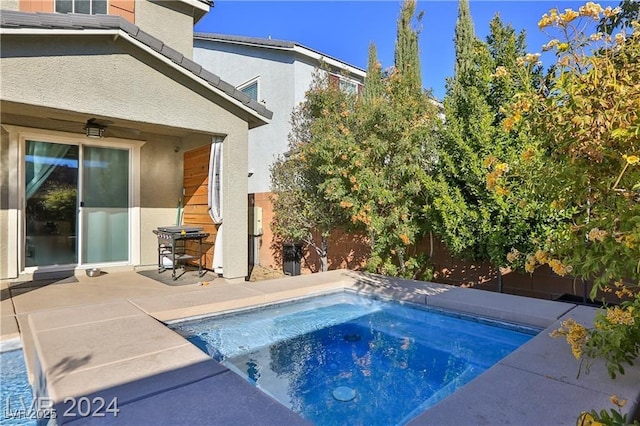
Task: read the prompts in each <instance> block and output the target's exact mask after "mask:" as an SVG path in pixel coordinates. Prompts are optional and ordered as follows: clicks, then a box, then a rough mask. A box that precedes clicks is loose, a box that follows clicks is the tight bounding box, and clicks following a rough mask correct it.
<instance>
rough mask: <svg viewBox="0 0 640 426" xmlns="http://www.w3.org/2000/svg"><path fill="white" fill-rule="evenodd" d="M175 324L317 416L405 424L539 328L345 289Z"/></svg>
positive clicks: (329, 420) (260, 384)
mask: <svg viewBox="0 0 640 426" xmlns="http://www.w3.org/2000/svg"><path fill="white" fill-rule="evenodd" d="M171 328H173V329H174V330H176V331H178V332H179V333H181V334H182V335H183V336H185V337H186V338H187V339H188V340H189V341H191V342H192V343H193V344H195V345H196V346H198V347H199V348H200V349H201V350H203V351H205V352H206V353H208V354H209V355H210V356H212V357H213V358H214V359H216V360H218V361H220V362H221V363H222V364H224V365H225V366H227V367H228V368H229V369H231V370H233V371H235V372H236V373H237V374H240V375H241V376H243V377H245V378H246V379H247V380H248V381H250V382H251V383H253V384H254V385H255V386H256V387H257V388H259V389H261V390H262V391H264V392H265V393H267V394H269V395H271V396H272V397H274V398H275V399H277V400H278V401H280V402H281V403H282V404H284V405H285V406H287V407H289V408H290V409H291V410H293V411H295V412H297V413H299V414H300V415H301V416H302V417H304V418H306V419H308V420H310V421H311V422H313V423H316V424H323V425H325V424H384V425H387V424H404V423H406V422H407V421H409V420H410V419H412V418H413V417H415V416H417V415H418V414H420V413H421V412H423V411H424V410H426V409H428V408H429V407H431V406H433V405H435V404H436V403H438V402H439V401H440V400H442V399H443V398H445V397H446V396H448V395H450V394H452V393H453V392H455V391H456V390H457V389H458V388H460V387H462V386H464V385H465V384H466V383H468V382H469V381H471V380H472V379H474V378H475V377H477V376H478V375H480V374H481V373H482V372H483V371H485V370H487V369H488V368H489V367H491V366H492V365H494V364H495V363H496V362H497V361H499V360H500V359H502V358H503V357H505V356H506V355H508V354H509V353H511V352H512V351H513V350H515V349H516V348H518V347H519V346H520V345H522V344H523V343H525V342H527V341H528V340H529V339H531V338H532V337H533V336H534V335H535V334H536V333H537V332H538V331H539V330H535V329H530V328H527V327H520V326H516V325H510V324H504V323H496V322H492V321H488V320H484V319H481V318H477V317H471V316H462V315H452V314H447V313H443V312H436V311H433V310H428V309H426V308H420V309H419V308H417V307H415V306H413V305H412V306H409V305H403V304H399V303H395V302H389V301H381V300H375V299H371V298H365V297H361V296H357V295H355V294H352V293H347V292H345V293H339V294H333V295H328V296H321V297H316V298H313V299H307V300H301V301H298V302H295V303H288V304H282V305H275V306H271V307H266V308H260V309H257V310H251V311H247V312H242V313H235V314H231V315H224V316H215V317H209V318H203V319H198V320H191V321H187V322H181V323H175V324H172V325H171Z"/></svg>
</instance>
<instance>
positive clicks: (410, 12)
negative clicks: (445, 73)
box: [395, 0, 422, 92]
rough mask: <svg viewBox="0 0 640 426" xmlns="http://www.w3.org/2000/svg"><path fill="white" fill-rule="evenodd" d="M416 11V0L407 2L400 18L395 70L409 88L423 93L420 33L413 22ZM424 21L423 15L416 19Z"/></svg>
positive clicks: (406, 0)
mask: <svg viewBox="0 0 640 426" xmlns="http://www.w3.org/2000/svg"><path fill="white" fill-rule="evenodd" d="M415 11H416V0H405V1H404V3H403V4H402V9H401V10H400V18H398V30H397V36H396V47H395V68H396V73H399V74H400V75H401V76H402V78H403V79H404V80H406V81H407V85H408V87H410V88H411V89H412V90H416V91H418V92H421V91H422V77H421V74H420V57H419V52H418V31H416V30H414V29H413V27H412V25H411V21H412V19H413V16H414V14H415ZM421 19H422V13H420V14H418V16H417V17H416V20H417V21H420V20H421Z"/></svg>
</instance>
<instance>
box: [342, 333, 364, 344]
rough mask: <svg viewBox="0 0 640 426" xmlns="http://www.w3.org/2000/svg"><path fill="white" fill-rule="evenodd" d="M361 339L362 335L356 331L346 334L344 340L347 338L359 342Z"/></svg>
mask: <svg viewBox="0 0 640 426" xmlns="http://www.w3.org/2000/svg"><path fill="white" fill-rule="evenodd" d="M360 339H361V337H360V335H359V334H356V333H353V334H345V335H344V340H346V341H347V342H357V341H358V340H360Z"/></svg>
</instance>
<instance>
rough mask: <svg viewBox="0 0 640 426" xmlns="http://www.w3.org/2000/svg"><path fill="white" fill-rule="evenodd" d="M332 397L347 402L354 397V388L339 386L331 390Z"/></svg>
mask: <svg viewBox="0 0 640 426" xmlns="http://www.w3.org/2000/svg"><path fill="white" fill-rule="evenodd" d="M333 397H334V398H335V399H337V400H338V401H342V402H348V401H351V400H352V399H353V398H355V397H356V390H355V389H351V388H350V387H347V386H340V387H337V388H335V389H334V390H333Z"/></svg>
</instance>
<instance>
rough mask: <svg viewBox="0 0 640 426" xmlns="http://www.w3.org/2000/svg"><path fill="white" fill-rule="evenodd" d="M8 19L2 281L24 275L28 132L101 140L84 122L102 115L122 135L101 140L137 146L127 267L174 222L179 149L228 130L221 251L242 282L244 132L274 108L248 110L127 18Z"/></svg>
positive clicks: (63, 139) (54, 138)
mask: <svg viewBox="0 0 640 426" xmlns="http://www.w3.org/2000/svg"><path fill="white" fill-rule="evenodd" d="M6 16H8V14H7V15H6ZM6 16H3V18H5V17H6ZM57 16H59V15H51V16H50V17H47V16H44V15H33V14H24V15H19V14H18V15H13V17H14V19H15V20H16V22H31V25H35V26H37V25H39V19H50V20H55V19H57ZM10 18H11V17H10V16H9V18H8V19H7V21H10ZM72 19H74V20H76V22H75V25H76V26H77V25H79V24H81V23H88V25H91V26H92V28H95V27H96V26H98V25H97V24H98V23H100V24H104V25H106V27H107V28H112V27H110V26H109V25H112V24H113V22H114V21H113V19H111V20H110V19H102V18H93V17H87V18H83V17H77V16H76V17H74V18H72ZM60 22H66V21H60ZM115 22H118V21H117V19H116V21H115ZM4 24H5V21H4V20H3V28H2V31H3V32H2V37H1V38H0V42H1V46H0V48H1V54H2V61H0V73H1V74H2V79H0V84H1V86H0V93H1V104H0V109H1V123H0V124H1V125H2V129H3V132H2V138H1V139H0V142H1V145H0V153H2V159H1V160H0V161H2V163H3V164H4V163H5V162H6V163H7V164H8V165H9V166H8V167H7V168H4V167H3V168H2V171H1V172H0V202H1V204H0V237H2V238H1V240H2V242H0V249H2V252H1V256H0V267H1V268H2V269H0V280H2V279H14V278H16V277H18V276H19V275H20V274H24V273H25V269H24V263H23V262H22V257H23V256H24V243H23V238H24V216H25V211H24V207H23V203H24V198H23V196H22V195H21V194H23V191H24V188H23V187H21V185H23V180H22V179H21V178H20V176H21V175H23V174H24V169H23V167H24V166H23V165H22V164H23V163H24V157H23V156H24V154H23V149H24V148H21V146H23V145H22V144H24V140H25V138H27V137H29V138H32V139H34V138H36V140H41V141H45V142H47V141H51V142H58V143H69V144H90V143H96V142H95V141H92V140H89V139H88V138H87V137H86V136H85V134H84V124H85V123H86V122H87V120H88V119H90V118H94V117H98V118H101V119H106V120H108V121H109V122H110V124H109V128H110V129H109V130H114V131H115V130H116V129H117V130H119V131H120V132H121V133H122V134H124V135H125V136H118V137H115V136H113V137H111V136H109V137H105V138H102V139H100V140H99V143H100V144H101V145H102V146H110V145H111V144H113V145H114V146H125V147H129V148H130V149H131V152H132V154H131V157H130V161H131V162H132V164H131V167H132V168H133V170H134V171H133V174H132V181H131V188H132V189H131V190H132V191H133V192H134V193H133V195H132V197H131V200H132V201H131V202H132V203H133V204H131V205H130V212H131V217H132V222H131V223H132V225H131V228H130V230H131V233H130V238H131V250H132V252H131V255H130V259H129V261H128V263H127V264H125V265H123V266H125V267H126V266H129V267H133V266H137V265H153V264H155V263H156V262H157V251H156V250H157V243H156V238H155V236H154V234H153V233H152V231H153V230H154V229H155V228H156V227H158V226H162V225H170V224H174V221H175V217H176V215H175V213H176V200H177V199H178V198H180V196H181V195H182V178H183V176H182V166H183V163H182V161H183V160H182V154H183V152H184V151H186V150H189V149H192V148H195V147H198V146H202V145H206V144H210V143H211V141H212V137H214V136H222V137H224V143H225V150H224V158H223V161H224V163H225V165H227V167H226V168H225V171H224V175H223V186H224V194H223V197H224V198H223V204H224V206H225V211H226V212H227V214H226V215H225V224H226V225H227V227H228V228H227V229H228V231H227V235H228V238H225V241H224V242H223V247H222V249H223V252H224V253H226V255H225V256H224V265H223V267H224V276H225V277H227V278H230V279H244V277H245V276H246V275H247V264H246V262H245V261H244V260H245V259H246V258H247V255H246V253H247V245H248V243H247V237H246V236H247V220H248V216H247V199H246V191H247V174H246V170H247V140H248V131H249V128H250V127H256V126H260V125H262V124H265V123H267V122H268V120H269V117H270V115H271V113H270V112H269V111H267V110H266V109H265V108H263V107H262V106H259V105H257V104H255V105H256V106H251V105H250V102H249V99H248V98H246V97H243V96H239V95H238V94H237V92H235V91H234V90H233V88H232V87H231V86H230V85H228V84H227V83H226V82H224V81H222V80H220V79H219V78H218V77H217V76H215V75H213V74H211V73H205V72H204V71H201V68H199V66H198V65H197V64H194V63H191V62H184V64H185V65H184V66H182V65H177V63H176V61H179V60H180V58H181V56H178V55H176V54H172V56H168V57H167V56H165V55H164V47H163V45H162V43H161V42H159V41H158V40H157V39H148V38H145V39H144V40H148V42H149V43H152V44H151V46H149V45H145V44H144V43H141V42H140V41H139V40H137V39H135V38H134V37H132V36H131V35H130V34H136V33H137V29H136V28H132V27H126V30H127V31H131V33H129V32H125V31H123V30H122V28H124V27H122V25H124V24H122V23H120V24H119V25H120V26H121V27H120V29H117V28H115V29H113V30H100V31H95V32H92V31H91V30H79V31H78V33H73V30H74V28H70V29H67V30H65V31H63V33H64V35H62V34H57V33H56V32H55V31H41V30H39V31H38V30H37V31H34V33H28V31H29V30H28V29H27V30H26V31H22V32H21V30H20V29H16V28H15V24H13V26H11V24H8V25H9V27H10V29H5V28H4ZM60 25H65V24H64V23H62V24H60ZM145 37H147V36H145ZM154 40H155V41H154ZM154 43H155V44H154ZM153 46H156V50H154V49H153V48H152V47H153ZM158 46H159V47H158ZM157 49H163V53H160V52H159V51H158V50H157ZM169 52H171V50H170V51H169ZM173 52H175V49H173ZM258 106H259V107H260V108H258ZM25 135H28V136H25ZM238 259H241V260H240V261H239V260H238ZM71 266H72V265H71Z"/></svg>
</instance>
